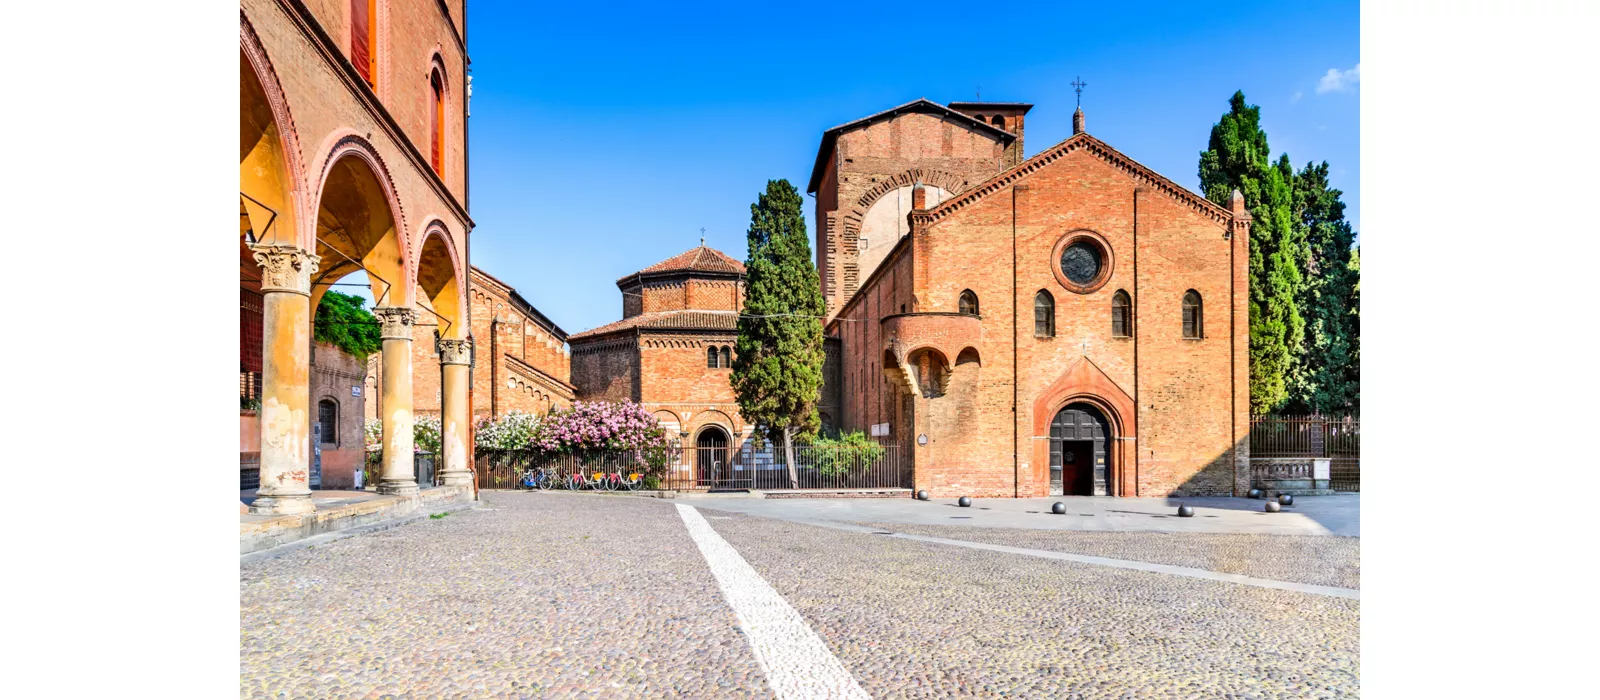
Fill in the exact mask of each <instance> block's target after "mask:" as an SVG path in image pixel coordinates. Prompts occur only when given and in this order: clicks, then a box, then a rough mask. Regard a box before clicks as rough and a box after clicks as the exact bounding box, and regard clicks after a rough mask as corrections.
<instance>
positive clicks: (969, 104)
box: [950, 100, 1033, 114]
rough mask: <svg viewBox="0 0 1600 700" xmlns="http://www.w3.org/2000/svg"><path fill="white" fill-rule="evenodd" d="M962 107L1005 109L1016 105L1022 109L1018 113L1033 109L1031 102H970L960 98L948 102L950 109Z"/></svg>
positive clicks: (1025, 112) (1013, 107)
mask: <svg viewBox="0 0 1600 700" xmlns="http://www.w3.org/2000/svg"><path fill="white" fill-rule="evenodd" d="M962 107H971V108H973V109H1007V108H1010V109H1015V108H1017V107H1021V108H1022V109H1021V112H1020V113H1021V114H1027V113H1028V111H1029V110H1031V109H1033V103H1032V102H971V101H960V100H958V101H955V102H951V103H950V109H961V108H962Z"/></svg>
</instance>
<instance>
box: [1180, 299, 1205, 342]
mask: <svg viewBox="0 0 1600 700" xmlns="http://www.w3.org/2000/svg"><path fill="white" fill-rule="evenodd" d="M1183 337H1185V338H1204V337H1206V329H1205V314H1204V313H1203V311H1202V309H1201V306H1200V293H1199V292H1196V291H1194V290H1193V289H1191V290H1189V291H1187V292H1184V293H1183Z"/></svg>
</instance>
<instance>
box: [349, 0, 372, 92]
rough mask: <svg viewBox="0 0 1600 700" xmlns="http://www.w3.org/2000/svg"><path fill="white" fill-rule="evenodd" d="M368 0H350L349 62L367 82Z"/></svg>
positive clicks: (369, 57) (369, 60) (369, 69)
mask: <svg viewBox="0 0 1600 700" xmlns="http://www.w3.org/2000/svg"><path fill="white" fill-rule="evenodd" d="M367 3H368V0H350V62H351V63H354V64H356V72H357V73H360V74H361V77H362V78H365V79H366V81H367V83H368V84H371V83H372V82H373V80H372V46H370V45H369V42H370V37H371V36H372V34H371V31H372V17H371V16H370V15H369V13H368V5H367Z"/></svg>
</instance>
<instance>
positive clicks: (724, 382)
mask: <svg viewBox="0 0 1600 700" xmlns="http://www.w3.org/2000/svg"><path fill="white" fill-rule="evenodd" d="M733 344H734V335H733V334H731V333H730V334H707V335H681V334H671V335H669V334H645V335H644V336H643V337H642V338H641V340H640V346H641V348H640V353H639V354H640V360H639V361H640V365H639V366H640V373H641V376H642V377H643V378H644V381H643V382H642V384H641V387H640V400H641V401H642V402H644V403H647V404H653V403H695V404H699V403H710V404H732V403H733V401H734V398H733V387H732V386H731V385H730V384H729V383H728V377H729V375H731V374H732V372H733V370H732V369H728V368H722V367H716V368H712V367H707V366H706V364H707V363H706V349H707V348H708V347H716V348H719V350H720V348H723V347H727V348H729V349H730V352H731V351H732V348H733ZM719 364H720V363H719Z"/></svg>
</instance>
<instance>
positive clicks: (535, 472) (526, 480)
mask: <svg viewBox="0 0 1600 700" xmlns="http://www.w3.org/2000/svg"><path fill="white" fill-rule="evenodd" d="M556 485H557V484H556V475H555V474H554V473H553V472H551V471H550V469H549V468H547V467H539V468H538V469H528V470H525V471H523V472H522V479H521V480H520V481H519V482H518V483H517V487H518V488H522V489H528V490H530V491H531V490H534V489H538V490H540V491H549V490H550V489H553V488H555V487H556Z"/></svg>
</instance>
